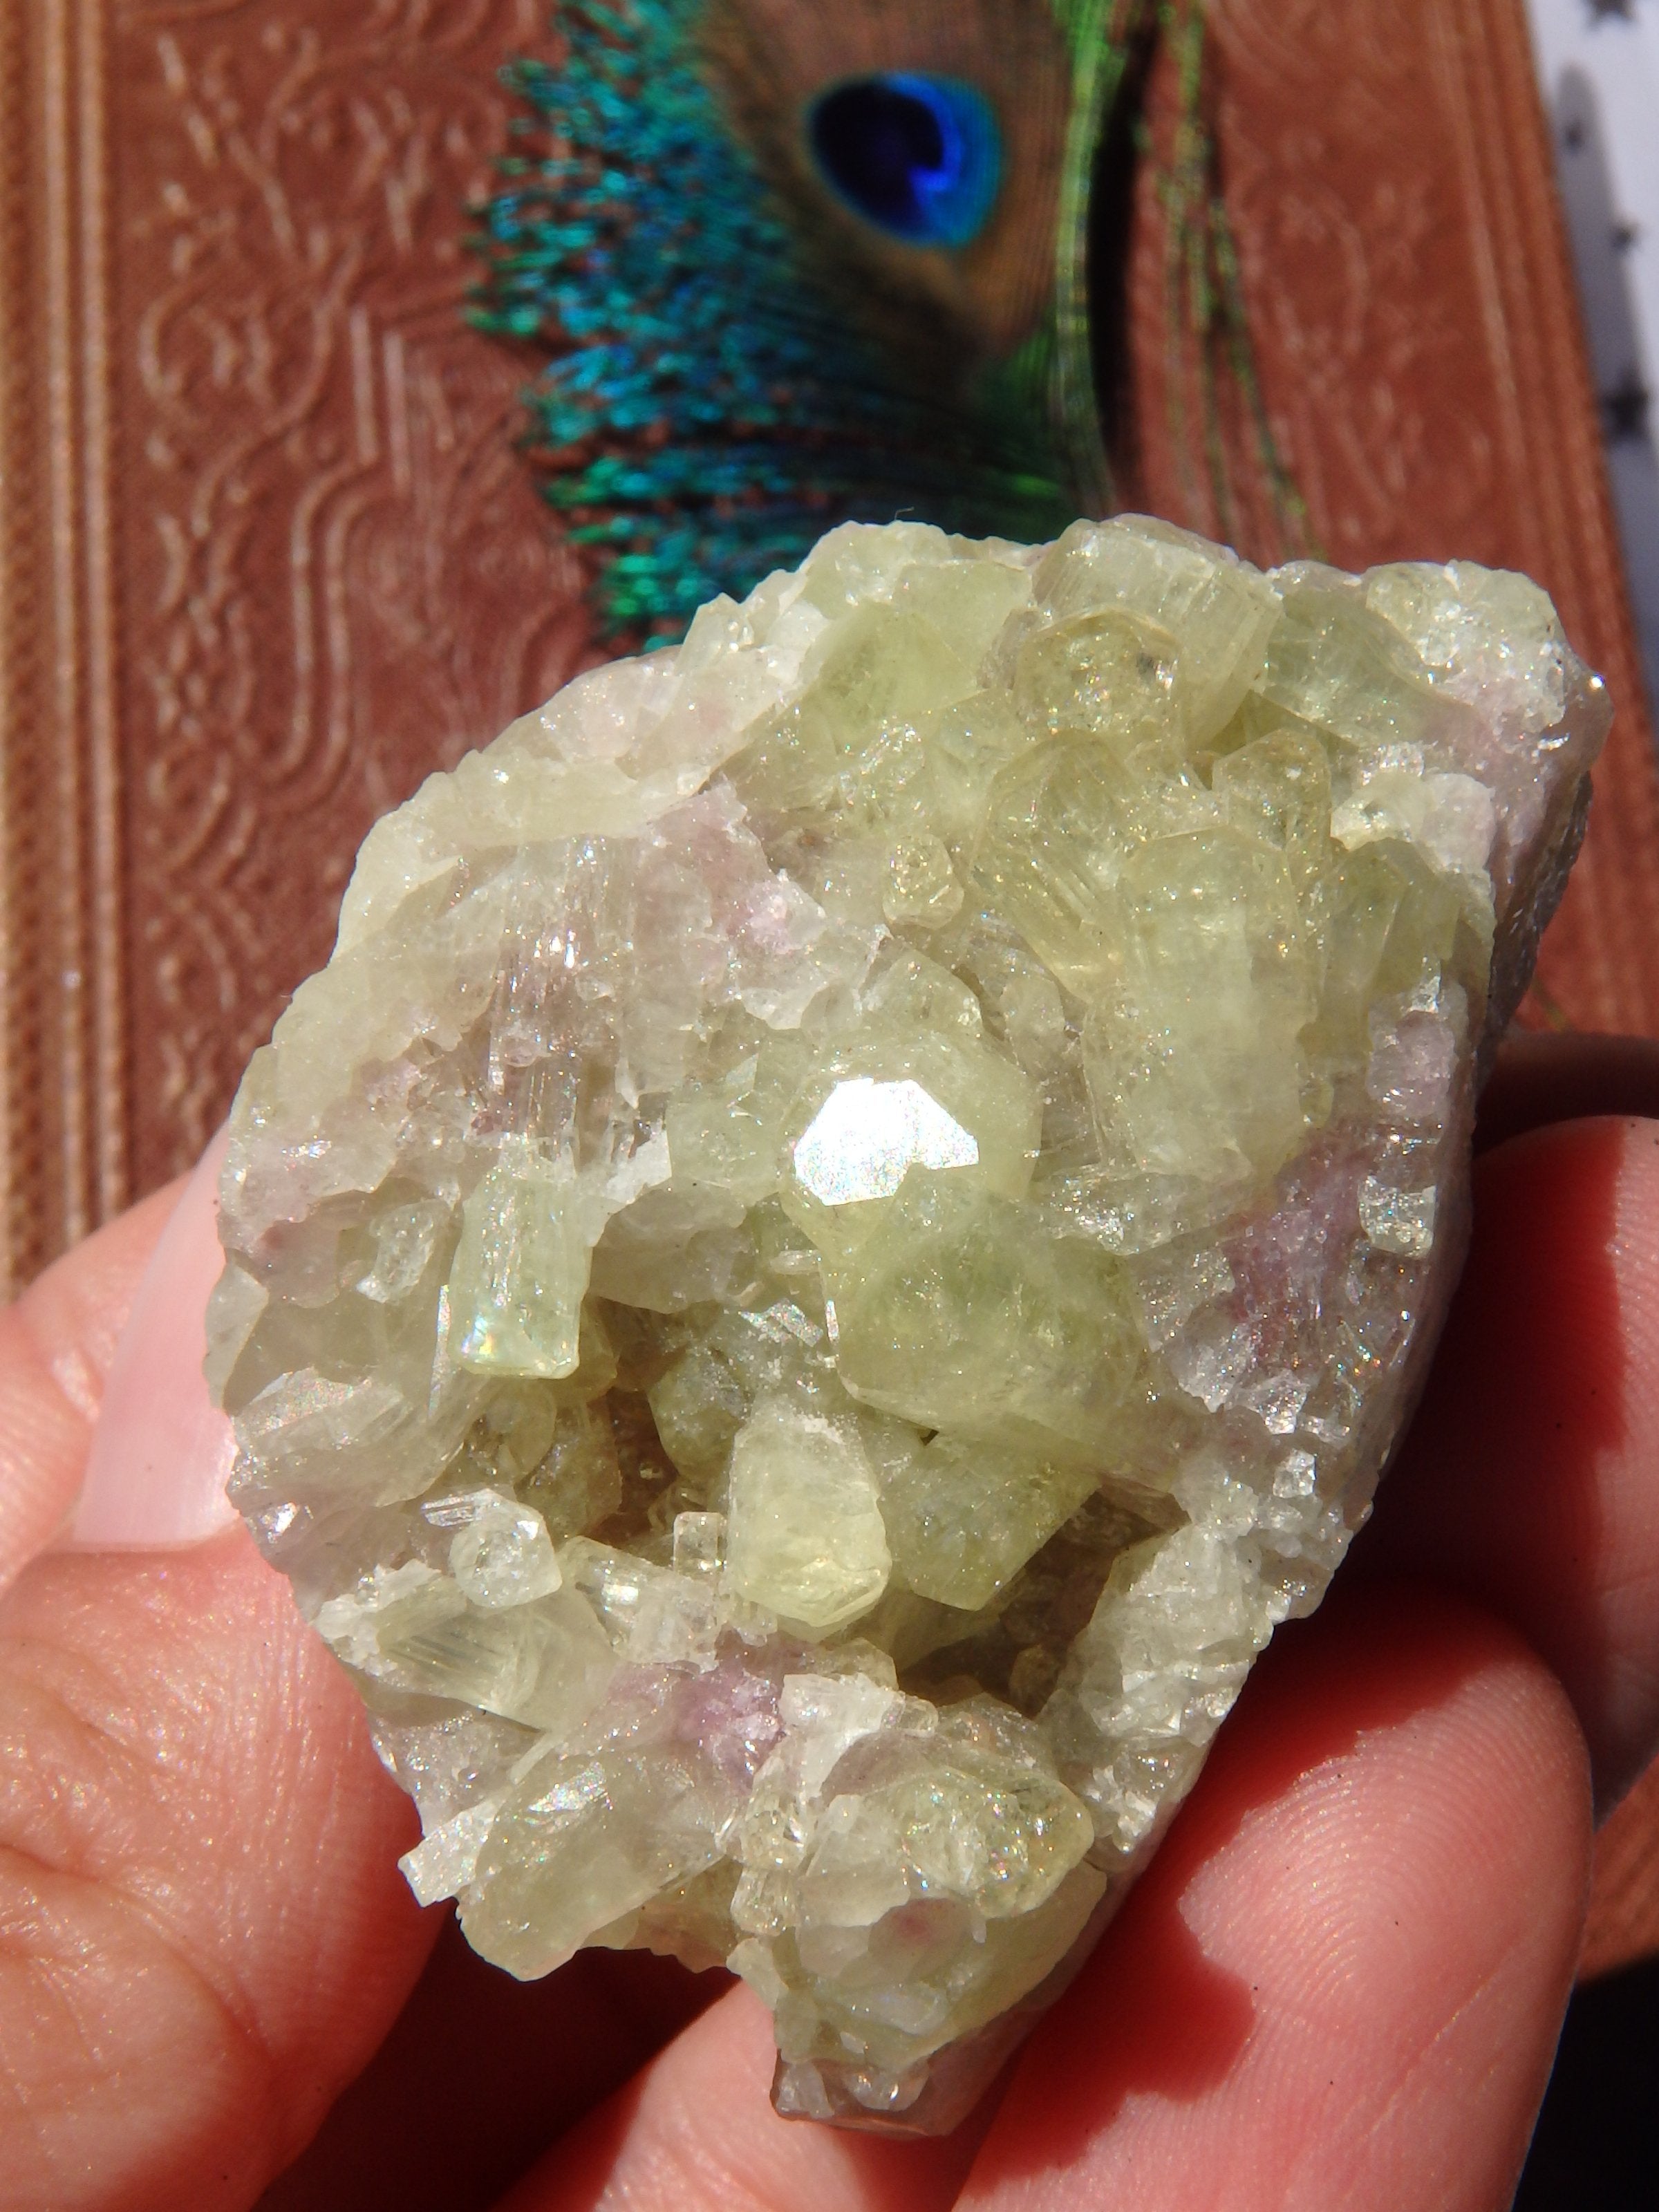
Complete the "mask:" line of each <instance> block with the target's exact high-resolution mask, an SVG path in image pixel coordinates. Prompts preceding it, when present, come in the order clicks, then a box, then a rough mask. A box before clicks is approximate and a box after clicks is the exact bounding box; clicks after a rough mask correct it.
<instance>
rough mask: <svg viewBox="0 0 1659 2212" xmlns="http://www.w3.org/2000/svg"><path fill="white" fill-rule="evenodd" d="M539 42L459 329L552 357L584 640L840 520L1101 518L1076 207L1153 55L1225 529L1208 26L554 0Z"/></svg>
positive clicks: (1103, 401)
mask: <svg viewBox="0 0 1659 2212" xmlns="http://www.w3.org/2000/svg"><path fill="white" fill-rule="evenodd" d="M554 28H555V32H556V40H557V50H556V53H555V55H554V58H552V60H551V61H548V60H533V61H532V60H521V61H519V62H515V63H514V64H512V65H511V66H510V67H509V68H508V70H507V72H506V75H507V82H508V83H509V84H510V85H511V87H512V88H513V90H514V91H515V92H516V93H517V94H519V96H520V99H521V100H522V101H523V103H524V106H525V111H526V112H524V113H523V114H522V115H521V116H520V118H519V121H518V125H517V130H516V135H517V145H516V148H515V150H514V152H513V155H511V157H510V158H509V159H508V160H507V161H506V162H505V163H504V164H503V168H504V172H505V175H504V185H505V189H504V190H503V191H501V192H500V193H499V194H498V195H497V196H496V197H495V198H494V199H493V200H492V201H491V202H490V204H489V206H488V208H487V209H486V210H484V211H483V234H482V239H481V244H482V246H483V252H484V254H485V256H486V259H487V264H488V270H487V276H486V280H485V283H484V284H483V287H482V289H481V291H480V294H479V296H478V299H477V303H476V306H475V308H474V315H475V319H476V320H477V322H478V323H479V324H480V325H481V326H482V327H483V328H485V329H487V330H489V331H494V332H496V333H499V334H501V335H504V336H509V337H518V338H521V339H529V340H532V341H535V342H537V343H542V344H546V345H549V346H550V347H551V348H552V349H553V358H552V360H551V361H550V363H549V365H548V367H547V368H546V369H545V370H544V373H543V374H542V375H541V376H540V378H539V379H538V381H537V383H536V385H535V386H534V388H533V390H532V393H531V395H530V403H531V415H532V433H531V440H530V443H531V447H532V456H533V459H534V460H535V462H536V465H537V466H538V473H539V474H540V476H541V478H542V481H543V484H544V489H545V491H546V495H547V496H548V498H549V500H550V501H551V503H552V504H553V505H554V506H555V507H556V508H557V509H559V510H560V511H561V513H563V514H565V515H567V516H568V518H569V529H570V535H571V537H572V538H573V539H574V542H575V543H577V544H580V545H583V546H586V547H587V548H590V549H591V550H592V552H593V554H594V556H596V558H595V573H596V598H597V600H598V605H599V611H600V613H601V617H602V619H603V621H604V623H605V628H606V629H607V630H608V631H610V632H611V633H613V634H614V633H617V632H631V633H635V634H644V635H664V636H667V635H677V634H678V632H679V631H680V630H681V629H683V628H684V623H686V621H687V620H689V618H690V615H691V613H692V612H693V611H695V609H696V607H697V606H698V605H701V604H702V602H703V601H704V600H705V599H708V598H710V597H711V596H713V595H714V593H716V592H721V591H726V592H735V593H738V594H741V593H742V592H744V591H746V590H747V589H748V588H749V587H750V585H752V583H753V582H754V581H755V580H756V579H757V577H758V576H760V575H762V574H764V573H765V572H766V571H767V570H769V569H770V568H774V567H775V566H778V565H780V564H787V563H789V562H794V561H797V560H799V558H800V557H801V556H802V555H803V554H804V553H805V550H806V549H807V547H808V546H809V545H810V544H811V543H812V541H813V540H814V539H815V538H817V536H818V535H819V533H820V532H822V531H823V529H825V528H826V527H828V526H829V525H831V524H832V523H834V522H836V521H840V520H845V519H848V518H853V519H858V520H890V519H892V518H893V517H894V516H895V515H898V514H913V515H915V516H917V517H919V518H921V519H924V520H929V521H933V522H938V523H940V524H942V525H944V526H947V527H949V528H951V529H955V530H959V531H963V532H969V533H972V534H978V535H984V534H989V533H995V534H1003V535H1009V536H1013V537H1018V538H1041V537H1042V536H1045V535H1048V534H1049V533H1050V532H1052V531H1054V529H1056V528H1058V527H1060V526H1063V524H1064V522H1065V521H1066V520H1067V519H1068V518H1069V517H1070V516H1071V515H1072V514H1073V513H1077V512H1079V510H1082V511H1085V512H1097V513H1099V512H1105V511H1108V510H1109V509H1110V508H1111V507H1113V506H1114V505H1115V500H1114V498H1113V486H1112V475H1111V470H1110V467H1109V460H1108V445H1109V439H1108V436H1107V435H1106V433H1105V431H1104V430H1103V415H1104V414H1106V413H1109V406H1110V399H1111V391H1110V386H1111V385H1112V381H1113V380H1114V378H1115V376H1116V374H1117V371H1118V364H1115V363H1114V362H1110V361H1109V360H1106V359H1104V358H1103V356H1104V354H1105V352H1106V351H1107V350H1109V348H1108V345H1107V343H1106V340H1105V338H1104V337H1103V330H1104V324H1103V316H1102V313H1101V302H1100V301H1099V300H1098V299H1097V298H1096V297H1095V296H1094V293H1095V290H1096V289H1097V285H1098V281H1099V270H1100V266H1101V260H1102V257H1101V253H1100V250H1099V243H1098V241H1097V240H1095V241H1093V242H1091V208H1092V220H1094V221H1096V222H1098V221H1099V219H1100V210H1099V209H1098V207H1093V202H1094V200H1095V197H1096V188H1097V179H1098V172H1099V168H1100V164H1101V159H1102V149H1103V146H1104V144H1105V143H1106V134H1107V131H1108V129H1109V128H1111V129H1113V130H1116V131H1121V130H1122V129H1123V128H1125V127H1126V121H1127V118H1126V116H1125V113H1124V109H1125V106H1126V102H1127V100H1130V99H1131V98H1132V97H1133V88H1134V84H1135V82H1136V81H1137V80H1138V78H1139V75H1140V73H1141V72H1140V70H1139V60H1140V59H1142V58H1144V56H1145V54H1146V51H1147V48H1148V42H1149V40H1152V38H1154V37H1156V36H1158V35H1162V36H1164V37H1165V38H1167V39H1170V40H1173V41H1174V42H1175V43H1176V46H1177V47H1178V48H1179V49H1180V51H1181V53H1182V69H1181V71H1180V84H1181V100H1182V126H1181V130H1180V132H1179V133H1178V144H1177V149H1176V161H1175V165H1174V167H1173V170H1172V172H1171V173H1170V176H1169V177H1168V178H1167V179H1165V180H1164V197H1165V206H1166V210H1167V216H1168V222H1169V235H1170V265H1171V272H1172V283H1171V291H1170V312H1171V315H1172V318H1173V319H1174V320H1175V322H1176V325H1177V326H1178V334H1179V333H1180V332H1185V333H1187V334H1188V335H1190V336H1191V337H1194V339H1195V340H1196V341H1197V344H1198V350H1199V353H1200V358H1201V364H1202V366H1201V373H1200V385H1201V388H1202V389H1203V391H1204V392H1205V394H1206V403H1205V406H1206V424H1205V431H1206V454H1205V465H1206V469H1207V471H1208V473H1209V476H1210V477H1211V480H1212V484H1213V486H1214V490H1215V497H1216V503H1217V507H1218V511H1219V512H1220V513H1222V515H1223V516H1224V519H1225V517H1226V515H1227V514H1228V513H1229V507H1228V503H1227V464H1226V458H1225V453H1223V452H1222V450H1221V447H1220V443H1219V441H1218V434H1217V432H1216V427H1215V389H1216V386H1217V383H1218V380H1229V379H1231V380H1233V381H1234V382H1235V383H1237V384H1239V385H1241V386H1243V388H1244V389H1245V390H1246V391H1247V392H1251V393H1252V394H1253V384H1252V380H1251V378H1250V372H1249V356H1248V346H1247V343H1246V342H1245V341H1244V337H1243V313H1242V307H1241V304H1240V301H1239V299H1238V288H1237V276H1236V264H1235V263H1234V260H1233V258H1232V257H1231V251H1230V248H1229V243H1228V240H1227V234H1226V230H1225V215H1224V214H1223V212H1222V210H1220V206H1219V201H1218V196H1217V194H1216V193H1215V192H1214V191H1213V190H1212V179H1211V167H1212V164H1211V162H1210V157H1209V151H1208V148H1209V141H1208V137H1207V134H1206V131H1204V128H1203V125H1202V120H1201V114H1200V102H1201V97H1202V68H1201V34H1202V20H1201V9H1199V8H1197V7H1196V6H1194V5H1191V4H1188V3H1187V0H907V4H903V5H894V4H890V0H885V3H884V0H863V4H862V5H861V6H860V7H859V8H857V9H850V10H849V9H837V10H836V11H834V14H833V20H826V17H825V13H824V11H820V10H818V9H808V8H803V7H802V6H800V5H799V0H615V4H607V0H560V4H559V6H558V8H557V9H556V16H555V23H554ZM1117 212H1118V215H1119V216H1121V210H1118V211H1117ZM1257 416H1258V420H1260V413H1259V408H1258V410H1257ZM1262 435H1263V439H1264V441H1265V448H1266V457H1267V459H1268V461H1269V463H1270V474H1276V471H1277V464H1276V461H1274V460H1273V456H1272V453H1271V441H1270V440H1267V439H1266V434H1265V426H1264V428H1263V431H1262Z"/></svg>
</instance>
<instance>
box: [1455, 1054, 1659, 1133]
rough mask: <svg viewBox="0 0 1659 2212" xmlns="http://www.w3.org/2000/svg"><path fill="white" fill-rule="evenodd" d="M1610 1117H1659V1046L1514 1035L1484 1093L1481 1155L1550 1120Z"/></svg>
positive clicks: (1479, 1125)
mask: <svg viewBox="0 0 1659 2212" xmlns="http://www.w3.org/2000/svg"><path fill="white" fill-rule="evenodd" d="M1604 1114H1620V1115H1641V1116H1645V1117H1646V1118H1647V1119H1649V1120H1654V1119H1659V1041H1656V1040H1655V1039H1653V1038H1652V1037H1628V1036H1547V1035H1537V1034H1534V1035H1524V1034H1521V1033H1511V1034H1510V1036H1507V1037H1505V1038H1504V1042H1503V1043H1502V1044H1501V1045H1500V1046H1499V1047H1498V1055H1497V1058H1496V1060H1495V1061H1494V1063H1493V1066H1492V1077H1491V1079H1490V1081H1489V1082H1488V1083H1487V1085H1486V1089H1485V1090H1484V1091H1482V1092H1481V1094H1480V1117H1479V1119H1478V1121H1476V1124H1475V1131H1474V1142H1475V1148H1476V1150H1477V1151H1478V1152H1490V1151H1491V1149H1492V1146H1494V1145H1501V1144H1505V1143H1507V1142H1508V1140H1509V1139H1510V1138H1511V1137H1518V1136H1520V1135H1521V1134H1522V1133H1523V1132H1524V1131H1526V1130H1528V1129H1537V1128H1541V1127H1543V1126H1544V1125H1545V1124H1546V1123H1547V1122H1550V1121H1585V1120H1588V1119H1589V1118H1591V1117H1593V1116H1595V1115H1604Z"/></svg>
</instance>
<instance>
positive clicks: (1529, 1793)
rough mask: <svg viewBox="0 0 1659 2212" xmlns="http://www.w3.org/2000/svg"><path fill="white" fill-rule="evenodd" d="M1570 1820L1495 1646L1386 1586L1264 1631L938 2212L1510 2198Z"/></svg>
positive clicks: (1550, 1728)
mask: <svg viewBox="0 0 1659 2212" xmlns="http://www.w3.org/2000/svg"><path fill="white" fill-rule="evenodd" d="M1345 1615H1346V1617H1344V1616H1345ZM1588 1869H1589V1796H1588V1788H1587V1778H1586V1773H1585V1765H1584V1754H1583V1744H1582V1741H1581V1740H1580V1738H1579V1736H1578V1734H1577V1729H1576V1727H1575V1726H1574V1723H1573V1719H1572V1716H1571V1711H1570V1709H1569V1707H1568V1705H1567V1703H1566V1700H1565V1698H1564V1697H1563V1696H1562V1694H1561V1692H1560V1689H1559V1686H1558V1685H1557V1684H1556V1683H1555V1681H1554V1680H1553V1678H1552V1677H1551V1676H1550V1674H1548V1673H1547V1670H1546V1669H1545V1668H1543V1667H1542V1666H1541V1664H1540V1662H1538V1660H1537V1659H1536V1658H1535V1657H1534V1656H1533V1655H1532V1654H1531V1653H1530V1652H1528V1650H1526V1649H1525V1647H1524V1646H1522V1645H1521V1644H1519V1643H1518V1642H1517V1641H1516V1639H1515V1638H1512V1637H1511V1636H1510V1635H1509V1634H1508V1633H1507V1632H1505V1631H1504V1630H1503V1629H1501V1628H1500V1627H1499V1626H1498V1625H1497V1624H1496V1623H1493V1622H1491V1621H1489V1620H1483V1619H1482V1618H1481V1617H1480V1615H1479V1614H1477V1613H1473V1612H1469V1611H1465V1610H1463V1609H1462V1608H1458V1607H1452V1606H1451V1605H1449V1603H1447V1602H1446V1601H1436V1600H1433V1599H1429V1600H1426V1601H1425V1600H1423V1599H1415V1600H1413V1599H1411V1598H1409V1597H1407V1596H1404V1595H1401V1594H1400V1593H1389V1594H1386V1595H1385V1596H1384V1597H1383V1599H1382V1601H1379V1602H1374V1603H1372V1604H1370V1605H1369V1606H1366V1605H1362V1606H1358V1607H1339V1608H1338V1609H1337V1610H1336V1611H1334V1612H1330V1613H1326V1614H1325V1615H1323V1616H1322V1617H1321V1618H1320V1619H1319V1620H1317V1621H1316V1622H1312V1623H1310V1624H1308V1626H1306V1627H1305V1628H1300V1629H1297V1630H1292V1631H1289V1632H1286V1634H1285V1637H1284V1638H1282V1639H1281V1641H1280V1644H1279V1646H1278V1647H1276V1649H1275V1650H1274V1651H1273V1653H1272V1654H1271V1655H1270V1656H1269V1657H1268V1658H1267V1659H1266V1660H1264V1661H1263V1662H1262V1665H1261V1668H1259V1669H1258V1672H1257V1675H1256V1677H1255V1679H1254V1680H1253V1681H1252V1683H1251V1685H1250V1686H1249V1689H1248V1690H1247V1691H1246V1692H1245V1695H1244V1698H1243V1700H1242V1701H1241V1704H1240V1707H1239V1711H1238V1712H1237V1715H1236V1716H1235V1717H1234V1719H1233V1721H1232V1722H1231V1723H1230V1725H1229V1727H1228V1729H1227V1730H1226V1731H1225V1734H1224V1735H1223V1736H1222V1738H1221V1740H1220V1741H1219V1743H1218V1747H1217V1749H1216V1752H1215V1754H1214V1756H1213V1757H1212V1759H1211V1761H1210V1764H1209V1765H1208V1767H1207V1768H1206V1771H1205V1774H1204V1776H1203V1778H1202V1779H1201V1780H1200V1784H1199V1786H1198V1789H1197V1790H1196V1791H1195V1793H1194V1797H1193V1800H1192V1802H1190V1804H1189V1805H1188V1808H1187V1809H1186V1810H1185V1811H1184V1812H1183V1813H1182V1816H1181V1818H1180V1820H1178V1821H1177V1823H1176V1826H1175V1828H1174V1829H1173V1831H1172V1832H1171V1834H1170V1838H1169V1840H1168V1842H1167V1843H1166V1844H1165V1846H1164V1850H1163V1852H1162V1854H1161V1855H1160V1857H1158V1859H1157V1860H1156V1861H1155V1862H1154V1863H1153V1865H1152V1869H1151V1870H1150V1872H1149V1873H1148V1874H1147V1875H1146V1879H1145V1881H1143V1882H1142V1883H1141V1885H1140V1887H1139V1888H1138V1889H1137V1890H1136V1891H1135V1892H1134V1893H1133V1894H1132V1896H1131V1897H1130V1899H1129V1901H1128V1904H1127V1906H1126V1907H1125V1909H1124V1912H1123V1915H1122V1917H1121V1919H1120V1921H1119V1922H1118V1923H1117V1924H1116V1925H1115V1927H1114V1928H1113V1929H1109V1931H1108V1934H1107V1936H1106V1939H1105V1941H1104V1942H1103V1946H1102V1948H1101V1950H1100V1951H1099V1952H1098V1953H1097V1955H1096V1957H1095V1959H1094V1960H1091V1963H1090V1965H1089V1966H1088V1967H1086V1968H1085V1972H1084V1973H1083V1974H1082V1975H1081V1976H1080V1977H1079V1980H1078V1982H1077V1983H1076V1984H1074V1986H1073V1990H1071V1991H1070V1992H1068V1994H1067V1996H1066V1997H1065V1998H1063V1999H1062V2000H1061V2002H1060V2005H1059V2006H1058V2007H1057V2008H1055V2010H1054V2013H1053V2014H1052V2015H1050V2016H1049V2017H1048V2020H1046V2021H1044V2022H1043V2023H1042V2025H1041V2027H1039V2028H1038V2030H1037V2033H1036V2036H1035V2038H1034V2039H1033V2040H1032V2043H1031V2044H1030V2046H1029V2047H1028V2049H1027V2051H1026V2052H1025V2053H1024V2057H1023V2058H1022V2060H1021V2061H1020V2063H1019V2064H1018V2068H1017V2069H1016V2071H1015V2073H1014V2076H1013V2079H1012V2082H1011V2084H1010V2087H1009V2089H1008V2092H1007V2093H1006V2097H1005V2098H1004V2100H1003V2103H1002V2106H1001V2109H1000V2112H999V2114H998V2117H997V2118H996V2120H995V2122H994V2124H993V2126H992V2128H991V2130H990V2133H989V2135H988V2136H987V2141H986V2143H985V2145H984V2148H983V2149H982V2151H981V2154H980V2156H979V2159H978V2160H977V2162H976V2164H975V2169H974V2172H973V2174H972V2176H971V2177H970V2179H969V2184H968V2185H967V2187H966V2189H965V2191H963V2195H962V2198H961V2203H962V2206H963V2212H969V2208H972V2212H1015V2208H1018V2212H1050V2208H1052V2212H1061V2208H1066V2212H1080V2208H1084V2207H1094V2206H1098V2207H1101V2208H1105V2207H1107V2206H1115V2205H1119V2204H1128V2203H1133V2205H1134V2206H1135V2208H1136V2212H1206V2208H1214V2212H1223V2208H1225V2212H1255V2208H1258V2207H1259V2208H1261V2212H1268V2208H1272V2212H1302V2208H1306V2212H1328V2208H1329V2207H1330V2206H1332V2205H1338V2204H1340V2205H1341V2206H1342V2207H1343V2208H1344V2212H1399V2208H1400V2207H1401V2206H1402V2205H1411V2206H1413V2207H1420V2208H1425V2212H1426V2208H1437V2212H1496V2208H1498V2207H1499V2206H1501V2205H1507V2204H1508V2203H1509V2202H1510V2195H1511V2193H1512V2191H1513V2189H1514V2186H1515V2182H1516V2176H1517V2174H1518V2172H1519V2169H1520V2166H1521V2161H1522V2157H1523V2155H1524V2154H1525V2148H1526V2143H1527V2138H1528V2132H1529V2130H1530V2128H1531V2124H1532V2119H1533V2115H1534V2112H1535V2111H1536V2108H1537V2104H1538V2100H1539V2099H1540V2097H1541V2094H1542V2091H1543V2086H1544V2082H1545V2080H1546V2078H1547V2073H1548V2069H1549V2064H1550V2059H1551V2055H1552V2052H1553V2047H1554V2043H1555V2037H1556V2033H1557V2029H1558V2027H1559V2021H1560V2018H1561V2014H1562V2011H1563V2009H1564V2008H1565V2002H1566V1997H1567V1992H1568V1988H1569V1984H1570V1982H1571V1973H1572V1967H1573V1960H1574V1956H1575V1953H1576V1950H1577V1938H1578V1929H1579V1926H1580V1923H1581V1917H1582V1913H1583V1899H1584V1893H1585V1887H1586V1882H1587V1879H1588Z"/></svg>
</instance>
